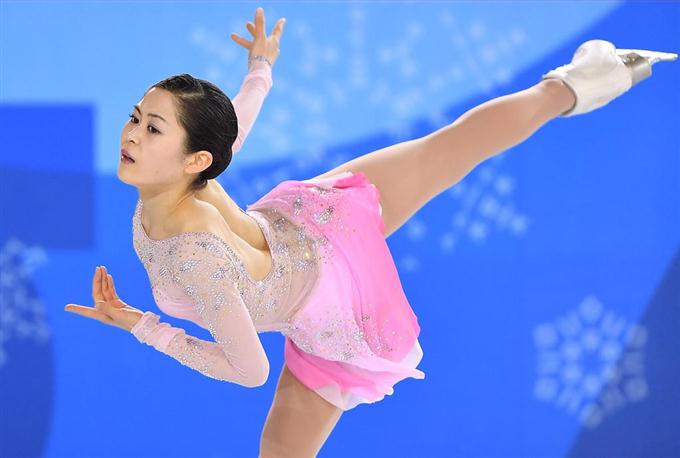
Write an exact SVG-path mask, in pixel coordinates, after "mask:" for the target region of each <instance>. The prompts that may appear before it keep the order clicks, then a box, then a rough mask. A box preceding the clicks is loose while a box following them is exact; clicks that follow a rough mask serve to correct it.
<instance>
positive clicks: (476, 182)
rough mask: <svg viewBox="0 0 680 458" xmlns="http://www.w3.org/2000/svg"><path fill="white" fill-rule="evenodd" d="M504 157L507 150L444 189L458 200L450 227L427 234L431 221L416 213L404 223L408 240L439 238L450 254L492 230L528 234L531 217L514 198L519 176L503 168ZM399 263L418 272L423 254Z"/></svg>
mask: <svg viewBox="0 0 680 458" xmlns="http://www.w3.org/2000/svg"><path fill="white" fill-rule="evenodd" d="M503 159H504V154H503V153H501V154H499V155H496V156H494V157H492V158H490V159H489V160H487V161H485V162H484V163H483V164H480V165H479V166H478V167H477V168H475V169H474V170H473V171H472V172H471V173H470V174H469V175H467V176H466V178H465V179H464V180H462V181H460V182H458V183H457V184H456V185H454V186H452V187H451V188H450V189H448V190H447V191H445V192H444V194H445V195H448V196H449V197H451V199H453V200H454V204H453V207H455V210H454V211H453V212H451V213H450V215H449V224H448V226H444V228H443V229H439V227H438V226H437V227H436V228H435V230H437V231H438V232H439V233H438V234H436V235H435V236H429V237H427V236H426V235H427V233H428V231H429V230H430V227H429V224H427V221H426V220H424V219H421V218H419V217H417V216H413V217H411V218H410V219H409V220H408V221H407V222H406V224H405V225H404V232H405V234H406V237H407V239H409V240H410V241H411V242H413V243H418V242H420V241H427V242H431V240H438V241H439V250H440V252H441V253H442V254H445V255H450V254H451V253H452V252H453V251H454V249H455V247H456V245H457V244H458V243H460V242H461V241H463V242H465V241H471V242H473V243H475V244H482V243H484V241H486V240H487V238H488V237H489V236H490V235H491V233H492V231H496V232H500V231H504V232H507V233H509V234H510V235H511V236H513V237H517V238H519V237H524V236H525V235H526V233H527V231H528V229H529V225H530V219H529V217H528V216H527V215H526V214H523V213H522V212H520V211H519V210H518V209H517V208H516V205H515V203H514V201H513V191H514V189H515V179H514V178H513V177H512V176H510V175H509V174H508V173H505V172H503V171H502V169H501V167H500V164H501V163H502V162H503ZM446 206H447V207H448V206H449V205H448V204H447V205H446ZM442 211H446V210H442ZM435 237H436V238H435ZM414 251H416V252H418V249H417V247H414ZM398 265H399V268H400V271H402V272H413V271H417V270H419V269H420V261H419V256H418V255H415V254H409V253H407V254H404V255H401V256H400V258H399V261H398Z"/></svg>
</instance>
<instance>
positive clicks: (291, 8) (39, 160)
mask: <svg viewBox="0 0 680 458" xmlns="http://www.w3.org/2000/svg"><path fill="white" fill-rule="evenodd" d="M257 6H263V7H264V11H265V16H266V21H267V22H266V26H267V30H266V33H267V34H268V35H269V33H270V32H271V29H272V27H273V25H274V24H275V22H276V20H277V19H279V18H281V17H286V18H287V23H286V26H285V30H284V33H283V37H282V41H281V55H280V57H279V59H278V60H277V62H276V64H275V66H274V69H273V80H274V85H273V87H272V89H271V91H270V93H269V95H268V96H267V98H266V100H265V102H264V105H263V107H262V111H261V112H260V115H259V118H258V120H257V121H256V123H255V125H254V127H253V130H252V131H251V133H250V135H249V137H248V139H247V140H246V142H245V144H244V146H243V149H242V150H241V151H240V152H239V153H238V154H237V155H235V156H234V160H233V162H232V164H231V165H230V166H229V169H228V170H227V172H225V173H224V174H223V175H222V176H221V177H220V178H219V181H220V182H221V183H222V185H223V186H224V187H225V189H226V190H227V192H228V193H229V194H230V195H231V196H232V197H233V198H234V200H235V201H236V202H237V203H238V204H239V205H240V206H241V207H242V208H245V206H246V205H247V204H250V203H252V202H255V200H257V199H258V198H259V197H260V196H262V195H264V194H265V193H266V192H267V191H268V190H270V189H271V188H273V187H274V186H275V185H276V184H277V183H280V182H281V181H283V180H286V179H307V178H311V177H313V176H315V175H317V174H320V173H322V172H324V171H326V170H329V169H331V168H333V167H335V166H336V165H339V164H340V163H342V162H344V161H347V160H349V159H351V158H353V157H356V156H359V155H362V154H365V153H368V152H370V151H373V150H376V149H379V148H382V147H384V146H387V145H390V144H394V143H398V142H401V141H405V140H408V139H411V138H416V137H421V136H424V135H426V134H428V133H430V132H432V131H434V130H436V129H438V128H440V127H443V126H445V125H447V124H449V123H452V122H453V121H455V120H456V118H458V117H459V116H460V115H462V114H463V113H464V112H465V111H467V110H469V109H471V108H473V107H475V106H477V105H479V104H481V103H483V102H485V101H487V100H489V99H491V98H494V97H499V96H502V95H505V94H509V93H512V92H516V91H519V90H522V89H525V88H527V87H529V86H531V85H533V84H535V83H537V82H538V81H539V80H540V77H541V75H542V74H543V73H545V72H547V71H548V70H550V69H552V68H554V67H557V66H559V65H563V64H566V63H568V62H570V60H571V58H572V55H573V53H574V51H575V50H576V48H577V47H578V45H579V44H581V43H582V42H584V41H586V40H589V39H605V40H608V41H611V42H613V43H614V44H615V45H616V46H617V47H619V48H638V49H650V50H658V51H666V52H676V53H680V33H678V30H680V5H679V4H678V3H677V2H619V1H611V2H587V1H583V2H557V1H555V2H547V1H546V2H539V1H524V2H521V1H519V2H265V1H258V2H200V1H195V2H163V1H138V2H132V1H111V2H84V1H80V2H78V1H69V2H66V1H54V2H37V1H21V2H19V1H8V0H3V1H2V3H1V4H0V21H1V22H0V51H1V54H0V121H1V122H0V132H1V133H2V136H1V138H2V141H1V142H0V148H1V149H2V153H1V161H0V184H1V185H2V193H1V195H0V202H1V204H2V207H1V209H2V211H1V216H0V217H1V221H2V223H1V227H0V275H1V278H0V300H1V301H2V302H1V304H0V455H1V456H3V457H7V458H9V457H75V456H83V457H156V456H158V457H160V456H163V457H242V456H243V457H254V456H257V452H258V443H259V437H260V432H261V429H262V426H263V424H264V421H265V418H266V415H267V412H268V410H269V406H270V404H271V401H272V398H273V394H274V390H275V387H276V382H277V379H278V375H279V373H280V368H281V366H282V364H283V343H284V339H283V336H282V335H280V334H278V333H264V334H260V337H261V339H262V342H263V345H264V346H265V349H266V350H267V353H268V355H269V359H270V364H271V368H272V371H271V374H270V377H269V380H268V381H267V383H266V385H264V386H263V387H261V388H259V389H248V388H245V387H241V386H238V385H235V384H230V383H224V382H218V381H216V380H213V379H210V378H207V377H204V376H202V375H201V374H200V373H198V372H196V371H193V370H191V369H189V368H187V367H185V366H182V365H181V364H179V363H178V362H177V361H176V360H174V359H172V358H170V357H168V356H166V355H164V354H162V353H159V352H157V351H156V350H154V349H153V348H151V347H149V346H146V345H142V344H140V343H139V342H137V340H136V339H135V338H134V337H133V336H132V335H131V334H129V333H126V332H124V331H122V330H120V329H118V328H113V327H110V326H105V325H103V324H102V323H99V322H96V321H94V320H90V319H87V318H84V317H80V316H78V315H75V314H72V313H68V312H65V311H64V310H63V307H64V305H65V304H67V303H80V304H84V305H92V299H91V280H92V275H93V273H94V268H95V266H97V265H105V266H107V268H108V270H109V272H110V273H111V274H112V275H113V276H114V279H115V281H116V286H117V289H118V293H119V294H120V296H121V297H122V298H123V300H125V301H126V302H128V303H130V304H131V305H133V306H135V307H137V308H140V309H142V310H152V311H154V312H155V313H161V312H160V311H159V310H158V308H157V306H156V304H155V303H154V301H153V297H152V294H151V289H150V285H149V281H148V277H147V275H146V272H145V270H144V267H143V265H142V264H141V263H140V262H139V260H138V259H137V257H136V255H135V252H134V249H133V247H132V232H131V218H132V214H133V210H134V206H135V203H136V200H137V190H136V189H135V188H134V187H131V186H129V185H126V184H124V183H122V182H120V181H119V180H118V179H117V177H116V170H117V167H118V161H119V154H120V153H119V149H120V133H121V129H122V127H123V124H124V123H125V122H126V121H127V116H128V114H129V113H130V111H131V108H132V105H133V104H135V103H137V102H138V101H139V99H140V98H141V96H142V94H143V92H144V90H145V89H146V88H147V87H148V86H150V85H151V84H153V83H155V82H157V81H159V80H161V79H163V78H165V77H167V76H170V75H173V74H178V73H185V72H186V73H191V74H192V75H194V76H197V77H199V78H204V79H208V80H210V81H212V82H214V83H215V84H217V85H218V86H220V87H221V88H222V89H223V90H224V91H225V92H226V93H227V94H228V95H229V96H230V97H233V96H235V95H236V93H237V92H238V89H239V87H240V84H241V82H242V80H243V78H244V77H245V75H246V71H247V50H245V49H244V48H242V47H241V46H239V45H237V44H236V43H235V42H233V41H232V40H231V38H230V36H229V34H230V33H231V32H236V33H238V34H239V35H241V36H243V37H245V38H247V39H250V34H249V33H248V32H247V30H246V28H245V24H246V21H249V20H250V21H252V20H253V17H254V14H255V9H256V7H257ZM679 83H680V63H678V62H677V61H676V62H672V63H659V64H657V65H655V66H654V68H653V75H652V77H651V78H649V79H648V80H645V81H643V82H641V83H640V84H639V85H637V86H634V87H633V88H632V89H631V90H630V91H629V92H628V93H626V94H624V95H623V96H621V97H619V98H617V99H615V100H614V101H612V102H611V103H609V104H608V105H607V106H605V107H603V108H600V109H598V110H596V111H593V112H591V113H588V114H585V115H581V116H575V117H573V118H563V119H560V118H557V119H554V120H552V121H550V122H549V123H547V124H546V125H544V126H543V127H542V128H541V129H540V130H539V131H537V132H536V133H535V134H534V135H533V136H532V137H531V138H529V139H528V140H527V141H525V142H523V143H522V144H520V145H517V146H515V147H513V148H511V149H510V150H507V151H505V152H503V153H502V154H500V155H498V156H496V157H494V158H492V159H490V160H488V161H486V162H484V163H482V164H481V165H480V166H479V167H477V168H476V169H475V170H473V171H472V173H470V174H469V175H468V176H467V177H465V179H464V180H463V181H461V182H460V183H458V184H457V185H456V186H454V187H452V188H451V189H450V190H449V191H447V192H445V193H443V194H441V195H439V196H438V197H436V198H435V199H433V200H432V201H430V202H429V203H428V204H427V205H426V206H425V207H423V208H422V209H421V210H420V211H419V212H418V213H416V214H415V215H414V217H413V218H412V219H411V220H410V221H409V222H408V223H407V224H406V225H404V226H403V227H402V228H400V229H399V230H398V231H397V232H396V233H394V234H393V235H392V236H391V237H390V238H389V239H388V245H389V246H390V249H391V250H392V253H393V257H394V260H395V262H396V264H397V268H398V270H399V272H400V275H401V280H402V284H403V287H404V289H405V291H406V293H407V296H408V297H409V299H410V301H411V305H412V307H413V309H414V311H415V312H416V314H417V315H418V318H419V323H420V325H421V329H422V331H421V335H420V339H419V340H420V342H421V345H422V347H423V351H424V358H423V360H422V362H421V364H420V366H419V369H422V370H423V371H424V372H425V374H426V378H425V379H424V380H415V379H406V380H404V381H402V382H400V383H398V384H397V385H396V386H395V392H394V394H393V395H390V396H386V397H385V399H384V400H382V401H380V402H378V403H376V404H374V405H366V404H364V405H360V406H358V407H357V408H356V409H354V410H351V411H349V412H346V413H345V414H343V416H342V417H341V419H340V421H339V423H338V425H337V426H336V428H335V430H334V431H333V433H332V434H331V436H330V438H329V439H328V441H327V442H326V444H325V445H324V447H323V448H322V450H321V452H320V454H319V456H322V457H346V456H352V457H360V456H361V457H363V456H366V457H376V456H390V457H471V456H475V457H591V456H592V457H624V456H626V457H633V456H635V457H638V456H639V457H671V456H680V435H678V425H679V424H680V413H679V412H680V387H679V385H678V383H677V381H678V377H680V362H679V360H678V356H677V355H678V351H679V350H680V332H679V329H678V328H679V325H680V312H679V309H680V286H679V285H680V254H679V247H680V180H679V178H680V137H679V136H678V131H679V127H680V91H679V90H678V89H679ZM493 130H494V126H489V135H493ZM161 315H162V318H163V320H164V321H166V322H169V323H170V324H172V325H173V326H182V327H184V328H185V329H186V330H187V333H189V334H193V335H196V336H198V337H201V338H204V339H209V338H210V336H209V334H208V332H207V331H205V330H203V329H202V328H199V327H198V326H196V325H194V324H193V323H190V322H186V321H182V320H178V319H175V318H172V317H169V316H166V315H164V314H161Z"/></svg>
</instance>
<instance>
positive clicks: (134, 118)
mask: <svg viewBox="0 0 680 458" xmlns="http://www.w3.org/2000/svg"><path fill="white" fill-rule="evenodd" d="M137 107H138V108H135V107H134V106H133V107H132V108H131V113H130V117H129V119H128V121H127V122H126V123H125V125H124V126H123V131H122V133H121V137H120V145H121V148H122V149H125V150H127V152H128V154H129V155H130V156H132V158H133V159H134V162H129V161H127V160H126V159H123V158H122V157H120V158H119V164H118V178H119V179H120V180H121V181H123V182H125V183H128V184H132V185H134V186H136V187H140V186H147V187H148V186H153V187H155V188H166V187H172V186H177V185H179V186H185V185H188V184H189V183H190V182H191V181H193V179H195V177H196V174H197V173H199V172H200V171H201V170H204V169H206V168H207V166H208V165H209V164H210V162H211V161H212V156H211V155H210V153H208V152H207V151H201V152H199V153H196V154H192V155H187V154H185V152H184V140H185V136H186V132H185V130H184V129H183V128H182V126H181V125H180V124H179V122H178V120H177V116H176V108H175V98H174V96H173V95H172V94H171V93H170V92H169V91H166V90H165V89H160V88H156V87H154V88H151V89H150V90H149V91H148V92H147V93H146V94H145V95H144V97H143V98H142V99H141V100H140V101H139V102H138V103H137ZM121 156H122V153H121Z"/></svg>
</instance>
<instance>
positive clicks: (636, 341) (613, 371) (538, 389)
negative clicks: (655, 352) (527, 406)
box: [533, 296, 649, 429]
mask: <svg viewBox="0 0 680 458" xmlns="http://www.w3.org/2000/svg"><path fill="white" fill-rule="evenodd" d="M647 334H648V332H647V328H646V327H644V326H642V325H639V324H631V325H628V324H627V323H626V320H625V319H624V318H622V317H620V316H617V315H616V314H615V313H614V312H613V311H611V310H610V311H606V310H604V307H603V305H602V303H601V302H600V301H599V300H598V299H597V298H595V297H594V296H589V297H587V298H586V299H584V300H583V301H582V302H581V304H580V305H579V306H578V307H577V309H576V310H572V311H571V312H569V313H568V314H567V315H566V316H563V317H559V318H557V319H556V320H555V321H554V322H552V323H546V324H541V325H538V326H536V327H535V329H534V333H533V337H534V344H535V346H536V348H537V350H538V379H537V380H536V382H535V385H534V397H535V398H536V399H538V400H540V401H544V402H552V403H555V404H556V405H557V406H559V407H560V408H563V409H565V410H566V411H567V412H568V413H569V414H572V415H575V416H576V417H577V418H578V420H579V421H580V422H581V424H582V425H583V426H585V427H587V428H591V429H592V428H595V427H596V426H597V425H599V424H600V423H601V422H602V420H603V419H604V417H605V416H607V415H609V414H611V413H613V412H615V411H617V410H619V409H621V408H622V407H623V406H624V405H626V404H628V403H630V402H637V401H641V400H643V399H645V398H646V397H647V396H648V394H649V393H648V384H647V381H646V379H645V376H644V347H645V345H646V342H647V337H648V335H647Z"/></svg>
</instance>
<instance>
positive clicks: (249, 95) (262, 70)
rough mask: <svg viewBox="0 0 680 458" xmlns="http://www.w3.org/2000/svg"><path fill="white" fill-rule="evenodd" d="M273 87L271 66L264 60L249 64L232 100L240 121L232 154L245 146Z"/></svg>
mask: <svg viewBox="0 0 680 458" xmlns="http://www.w3.org/2000/svg"><path fill="white" fill-rule="evenodd" d="M272 85H273V81H272V67H271V65H270V64H269V63H268V62H266V61H264V60H253V61H251V62H249V71H248V74H247V75H246V77H245V79H244V80H243V83H242V84H241V89H240V90H239V92H238V94H236V96H235V97H234V99H233V100H232V103H233V105H234V111H235V112H236V119H237V121H238V136H237V137H236V140H234V143H233V145H232V146H231V152H232V154H236V153H237V152H238V151H239V150H240V149H241V147H242V146H243V142H244V141H245V139H246V137H247V136H248V133H249V132H250V130H251V129H252V127H253V124H255V120H256V119H257V115H258V114H259V113H260V109H261V108H262V104H263V103H264V98H265V96H266V95H267V94H268V93H269V90H270V89H271V87H272Z"/></svg>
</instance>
